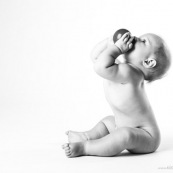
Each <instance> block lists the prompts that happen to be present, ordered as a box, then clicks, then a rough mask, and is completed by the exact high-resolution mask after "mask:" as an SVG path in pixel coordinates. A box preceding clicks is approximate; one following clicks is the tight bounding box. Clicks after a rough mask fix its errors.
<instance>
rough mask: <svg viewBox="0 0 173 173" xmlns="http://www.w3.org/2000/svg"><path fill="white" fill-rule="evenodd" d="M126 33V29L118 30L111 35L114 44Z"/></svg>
mask: <svg viewBox="0 0 173 173" xmlns="http://www.w3.org/2000/svg"><path fill="white" fill-rule="evenodd" d="M126 32H129V31H128V30H127V29H119V30H117V31H116V32H115V33H114V35H113V41H114V43H115V42H116V41H117V40H119V39H120V38H121V37H122V36H123V35H124V34H125V33H126Z"/></svg>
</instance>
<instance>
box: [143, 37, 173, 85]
mask: <svg viewBox="0 0 173 173" xmlns="http://www.w3.org/2000/svg"><path fill="white" fill-rule="evenodd" d="M160 39H161V40H162V43H161V45H160V46H159V47H158V48H157V49H156V50H155V52H154V57H155V60H156V62H157V63H156V66H155V67H153V68H151V69H148V75H147V78H146V80H147V81H148V82H149V83H150V82H153V81H155V80H158V79H161V78H163V77H164V76H165V74H166V73H167V71H168V70H169V68H170V66H171V54H170V51H169V50H168V47H167V45H166V44H165V42H164V41H163V39H162V38H160Z"/></svg>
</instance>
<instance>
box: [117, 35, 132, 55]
mask: <svg viewBox="0 0 173 173" xmlns="http://www.w3.org/2000/svg"><path fill="white" fill-rule="evenodd" d="M133 39H134V37H131V36H130V33H129V32H127V33H125V34H124V35H123V36H122V37H121V38H120V39H119V40H118V41H117V42H116V43H115V45H116V46H117V47H118V48H119V49H120V50H121V53H122V54H123V53H126V52H127V51H128V50H130V49H131V48H132V47H133V44H132V41H133Z"/></svg>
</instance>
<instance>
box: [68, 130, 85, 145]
mask: <svg viewBox="0 0 173 173" xmlns="http://www.w3.org/2000/svg"><path fill="white" fill-rule="evenodd" d="M66 135H68V141H69V143H74V142H84V141H86V140H88V136H87V134H86V133H82V132H74V131H67V132H66Z"/></svg>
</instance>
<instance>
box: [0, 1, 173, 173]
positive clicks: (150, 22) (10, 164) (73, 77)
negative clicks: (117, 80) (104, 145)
mask: <svg viewBox="0 0 173 173" xmlns="http://www.w3.org/2000/svg"><path fill="white" fill-rule="evenodd" d="M172 5H173V4H172V1H171V0H159V1H158V0H143V1H141V0H131V1H129V0H23V1H22V0H0V172H1V173H6V172H13V173H14V172H17V173H20V172H22V173H23V172H25V173H26V172H37V173H38V172H39V173H40V172H63V173H64V172H67V173H68V172H72V173H73V172H88V171H90V172H91V173H92V172H116V171H117V172H127V171H128V172H129V170H131V171H134V172H135V171H136V172H139V171H140V172H143V171H150V172H160V171H162V172H164V171H167V170H168V168H167V170H166V169H164V170H159V167H167V166H169V167H170V166H172V167H173V163H172V160H173V156H172V154H173V148H172V146H173V137H172V132H173V127H172V121H173V106H172V100H173V90H172V88H173V80H172V77H173V72H172V70H170V71H169V73H168V75H167V76H166V77H165V78H164V79H162V80H159V81H156V82H154V83H152V84H148V85H147V86H146V89H147V92H148V97H149V99H150V101H151V104H152V106H153V109H154V112H155V114H156V118H157V121H158V124H159V126H160V129H161V132H162V143H161V146H160V148H159V149H158V151H157V152H156V153H153V154H150V155H142V156H128V155H126V154H125V155H124V156H120V157H115V158H99V157H79V158H74V159H68V158H66V157H65V154H64V151H63V150H62V149H61V145H62V144H63V143H65V142H67V138H66V136H65V134H64V132H65V131H66V130H69V129H71V130H76V131H84V130H88V129H90V128H91V127H93V126H94V125H95V124H96V123H97V122H98V121H99V120H100V119H102V118H103V117H104V116H107V115H112V112H111V110H110V107H109V105H108V104H107V102H106V100H105V98H104V93H103V87H102V79H101V78H100V77H99V76H97V75H96V74H95V72H94V71H93V66H92V62H91V60H90V52H91V50H92V48H93V47H94V46H95V44H96V43H98V42H99V41H101V40H103V39H105V38H106V37H108V36H110V35H112V34H113V33H114V32H115V31H116V30H117V29H119V28H127V29H129V30H130V31H131V33H132V34H133V35H135V36H140V35H142V34H145V33H148V32H153V33H156V34H158V35H160V36H162V37H163V38H164V39H165V41H166V42H167V44H168V46H169V48H170V50H171V52H172V50H173V48H172V45H173V36H172V35H173V25H172V17H173V10H172Z"/></svg>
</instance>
